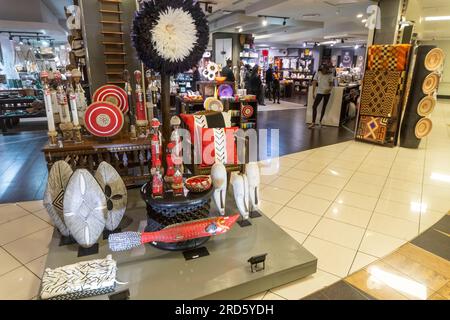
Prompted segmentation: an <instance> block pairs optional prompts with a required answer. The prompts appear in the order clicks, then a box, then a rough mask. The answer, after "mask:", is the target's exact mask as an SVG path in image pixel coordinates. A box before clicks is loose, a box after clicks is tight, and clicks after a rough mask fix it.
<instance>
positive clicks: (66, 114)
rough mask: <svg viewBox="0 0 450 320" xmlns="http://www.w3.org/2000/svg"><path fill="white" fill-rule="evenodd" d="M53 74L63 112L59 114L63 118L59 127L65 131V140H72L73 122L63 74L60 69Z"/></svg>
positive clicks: (57, 98)
mask: <svg viewBox="0 0 450 320" xmlns="http://www.w3.org/2000/svg"><path fill="white" fill-rule="evenodd" d="M53 74H54V76H55V81H56V100H57V103H58V105H59V107H60V112H61V113H60V115H59V116H60V118H61V123H60V125H59V128H60V129H61V131H62V133H63V139H64V141H71V140H73V131H72V130H73V124H72V122H71V121H70V111H69V105H68V103H67V95H66V91H65V90H64V86H63V83H62V75H61V73H60V72H59V71H55V72H54V73H53Z"/></svg>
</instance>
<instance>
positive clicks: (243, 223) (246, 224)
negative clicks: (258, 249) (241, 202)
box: [237, 220, 252, 228]
mask: <svg viewBox="0 0 450 320" xmlns="http://www.w3.org/2000/svg"><path fill="white" fill-rule="evenodd" d="M237 224H238V225H240V226H241V228H245V227H250V226H251V225H252V223H251V222H250V221H249V220H239V221H238V222H237Z"/></svg>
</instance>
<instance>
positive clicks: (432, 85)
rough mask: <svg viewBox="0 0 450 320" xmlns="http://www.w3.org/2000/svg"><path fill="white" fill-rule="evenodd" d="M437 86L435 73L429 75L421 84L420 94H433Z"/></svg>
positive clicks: (437, 79) (437, 81) (437, 76)
mask: <svg viewBox="0 0 450 320" xmlns="http://www.w3.org/2000/svg"><path fill="white" fill-rule="evenodd" d="M438 86H439V75H438V74H437V73H430V74H429V75H428V76H427V77H426V78H425V80H423V84H422V92H423V93H424V94H431V93H433V92H434V91H435V90H436V89H437V88H438Z"/></svg>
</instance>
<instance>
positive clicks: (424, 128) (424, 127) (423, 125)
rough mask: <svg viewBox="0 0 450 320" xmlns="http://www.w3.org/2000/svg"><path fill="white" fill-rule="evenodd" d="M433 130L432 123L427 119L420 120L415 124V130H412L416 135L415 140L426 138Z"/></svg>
mask: <svg viewBox="0 0 450 320" xmlns="http://www.w3.org/2000/svg"><path fill="white" fill-rule="evenodd" d="M432 128H433V123H432V122H431V120H430V119H428V118H422V119H420V120H419V121H417V123H416V128H415V130H414V134H415V135H416V137H417V139H422V138H424V137H426V136H427V135H428V134H429V133H430V132H431V129H432Z"/></svg>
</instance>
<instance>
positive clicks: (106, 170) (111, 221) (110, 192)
mask: <svg viewBox="0 0 450 320" xmlns="http://www.w3.org/2000/svg"><path fill="white" fill-rule="evenodd" d="M95 179H96V180H97V182H98V183H99V185H100V187H101V188H102V190H103V192H104V193H105V197H106V206H107V209H108V210H107V212H106V229H108V230H110V231H113V230H115V229H116V228H117V227H118V226H119V223H120V221H121V220H122V218H123V215H124V214H125V210H126V209H127V188H126V186H125V183H124V182H123V180H122V178H121V177H120V175H119V173H118V172H117V171H116V169H114V168H113V167H112V166H111V165H110V164H109V163H107V162H105V161H103V162H102V163H100V165H99V166H98V168H97V171H96V172H95Z"/></svg>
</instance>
